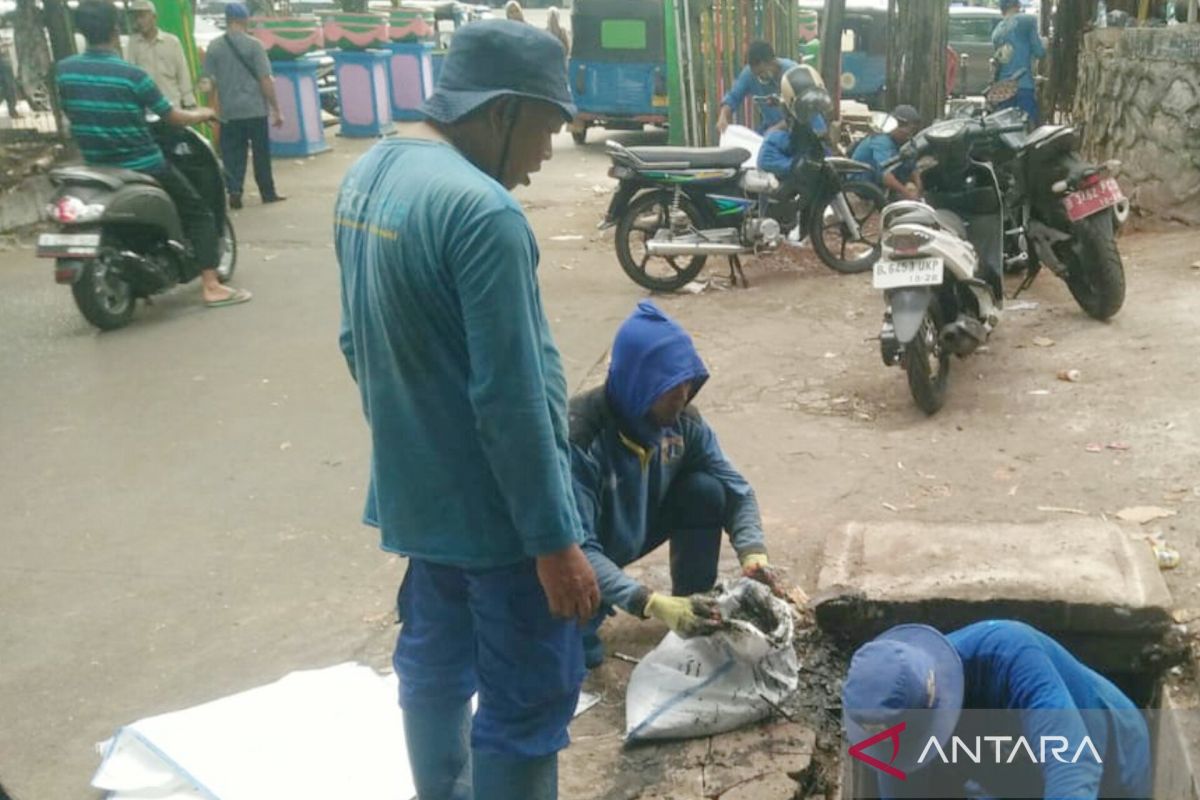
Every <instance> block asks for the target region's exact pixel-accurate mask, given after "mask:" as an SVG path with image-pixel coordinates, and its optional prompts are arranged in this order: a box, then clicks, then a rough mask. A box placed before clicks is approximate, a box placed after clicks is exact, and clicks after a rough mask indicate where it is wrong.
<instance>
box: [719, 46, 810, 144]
mask: <svg viewBox="0 0 1200 800" xmlns="http://www.w3.org/2000/svg"><path fill="white" fill-rule="evenodd" d="M776 60H777V61H778V62H779V66H780V70H779V77H777V78H772V79H771V80H769V81H765V82H764V81H760V80H759V79H758V76H757V75H755V74H754V72H753V70H751V69H750V67H749V66H745V67H742V71H741V73H739V74H738V76H737V80H736V81H734V83H733V88H732V89H730V90H729V91H728V92H726V94H725V97H724V98H722V100H721V105H723V106H729V107H730V108H731V109H733V110H734V111H735V112H736V111H741V110H742V103H743V102H744V101H745V99H746V98H747V97H767V96H769V95H773V94H779V89H780V79H781V78H782V77H783V75H784V73H786V72H787V71H788V70H789V69H791V68H792V67H794V66H796V62H795V61H792V60H791V59H790V58H779V59H776ZM759 111H760V113H761V117H762V122H760V123H759V126H758V128H757V130H758V132H759V133H762V132H763V131H765V130H766V129H767V128H770V127H771V126H772V125H774V124H775V123H777V122H779V121H780V120H781V119H783V112H782V111H780V110H779V109H778V108H775V107H774V106H765V105H764V106H761V107H760V108H759Z"/></svg>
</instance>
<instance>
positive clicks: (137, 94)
mask: <svg viewBox="0 0 1200 800" xmlns="http://www.w3.org/2000/svg"><path fill="white" fill-rule="evenodd" d="M57 71H58V93H59V96H60V97H61V98H62V107H63V111H64V112H65V113H66V115H67V119H69V120H70V121H71V135H72V136H73V137H74V138H75V143H76V144H78V145H79V150H80V151H81V152H82V153H83V159H84V161H86V162H87V163H89V164H97V165H101V166H108V167H125V168H126V169H135V170H138V171H139V172H150V173H155V172H163V171H165V170H166V168H167V162H166V159H165V158H164V157H163V154H162V150H161V149H159V146H158V144H157V143H156V142H155V141H154V137H153V136H151V135H150V128H149V126H147V124H146V112H147V111H152V112H154V113H155V114H157V115H158V116H160V117H163V116H166V115H167V113H168V112H170V110H171V103H170V101H168V100H167V99H166V98H165V97H163V96H162V92H160V91H159V90H158V87H157V86H155V85H154V81H153V80H152V79H151V78H150V76H149V75H147V74H146V72H145V70H143V69H142V68H141V67H136V66H134V65H133V64H130V63H129V62H128V61H126V60H125V59H123V58H121V56H119V55H118V54H117V53H116V52H114V51H112V50H100V49H95V48H89V49H88V51H87V52H86V53H84V54H83V55H78V56H71V57H70V58H64V59H63V60H62V61H60V62H59V63H58V67H57Z"/></svg>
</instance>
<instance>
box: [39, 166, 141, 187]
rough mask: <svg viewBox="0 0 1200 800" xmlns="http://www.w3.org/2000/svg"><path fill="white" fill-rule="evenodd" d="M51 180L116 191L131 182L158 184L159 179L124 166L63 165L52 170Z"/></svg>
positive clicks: (60, 183) (57, 182)
mask: <svg viewBox="0 0 1200 800" xmlns="http://www.w3.org/2000/svg"><path fill="white" fill-rule="evenodd" d="M50 181H51V182H52V183H54V184H57V185H62V184H69V183H74V184H91V185H98V186H103V187H105V188H107V189H111V190H112V191H114V192H115V191H116V190H117V189H120V188H121V187H122V186H125V185H127V184H130V183H142V184H145V185H147V186H158V181H156V180H154V178H153V177H151V176H150V175H147V174H146V173H144V172H137V171H135V170H132V169H124V168H122V167H91V166H87V167H62V168H60V169H56V170H53V171H51V173H50Z"/></svg>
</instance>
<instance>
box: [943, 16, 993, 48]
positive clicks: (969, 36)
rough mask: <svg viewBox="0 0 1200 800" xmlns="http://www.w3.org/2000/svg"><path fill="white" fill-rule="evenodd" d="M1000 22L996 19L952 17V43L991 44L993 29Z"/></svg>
mask: <svg viewBox="0 0 1200 800" xmlns="http://www.w3.org/2000/svg"><path fill="white" fill-rule="evenodd" d="M999 21H1000V20H999V19H998V18H996V17H958V18H954V17H951V18H950V41H951V42H963V43H969V44H989V43H991V41H992V29H993V28H995V27H996V23H997V22H999Z"/></svg>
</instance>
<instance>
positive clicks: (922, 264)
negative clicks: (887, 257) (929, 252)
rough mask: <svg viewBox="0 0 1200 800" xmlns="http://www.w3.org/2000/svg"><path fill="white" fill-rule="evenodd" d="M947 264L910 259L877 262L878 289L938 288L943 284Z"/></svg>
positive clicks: (876, 284) (876, 282)
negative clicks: (943, 273)
mask: <svg viewBox="0 0 1200 800" xmlns="http://www.w3.org/2000/svg"><path fill="white" fill-rule="evenodd" d="M944 268H945V264H944V262H943V261H942V259H940V258H909V259H905V260H904V261H883V260H880V261H876V262H875V275H874V284H875V288H876V289H899V288H902V287H904V286H938V285H940V284H941V282H942V272H943V270H944Z"/></svg>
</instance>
